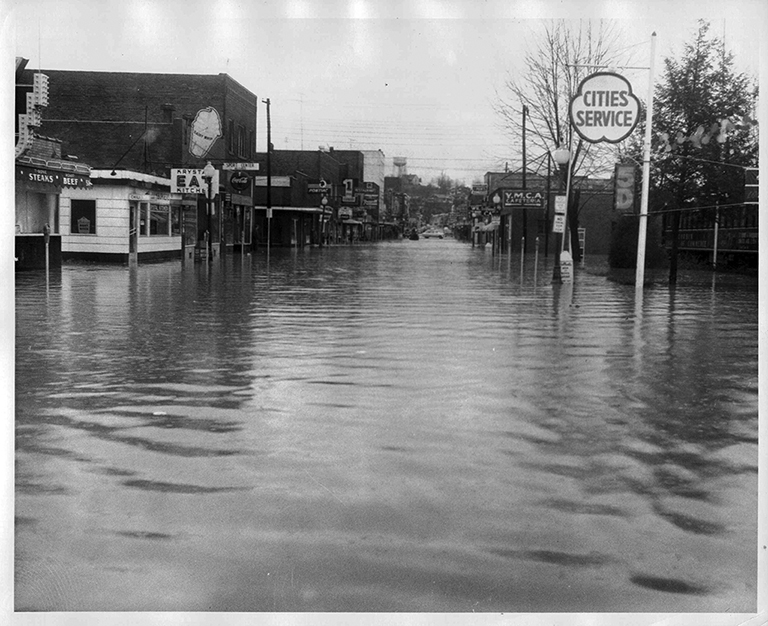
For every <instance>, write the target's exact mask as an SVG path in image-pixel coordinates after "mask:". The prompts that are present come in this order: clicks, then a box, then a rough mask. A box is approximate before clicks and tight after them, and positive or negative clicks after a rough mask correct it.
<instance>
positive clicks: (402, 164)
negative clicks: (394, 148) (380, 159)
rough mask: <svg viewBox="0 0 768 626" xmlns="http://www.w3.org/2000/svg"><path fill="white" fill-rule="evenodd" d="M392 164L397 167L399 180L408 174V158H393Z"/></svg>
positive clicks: (396, 172) (396, 173)
mask: <svg viewBox="0 0 768 626" xmlns="http://www.w3.org/2000/svg"><path fill="white" fill-rule="evenodd" d="M392 164H393V165H394V166H395V176H396V177H397V178H400V177H401V176H405V175H406V174H407V173H408V159H407V158H406V157H392Z"/></svg>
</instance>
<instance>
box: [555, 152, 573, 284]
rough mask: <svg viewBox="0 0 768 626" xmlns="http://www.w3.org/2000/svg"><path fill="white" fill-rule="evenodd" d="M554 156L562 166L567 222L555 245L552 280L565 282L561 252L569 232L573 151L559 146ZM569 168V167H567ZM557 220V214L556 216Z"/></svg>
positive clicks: (558, 234)
mask: <svg viewBox="0 0 768 626" xmlns="http://www.w3.org/2000/svg"><path fill="white" fill-rule="evenodd" d="M552 158H553V159H554V160H555V163H557V165H558V167H559V168H560V189H561V190H564V191H565V224H564V225H563V232H558V233H557V243H556V245H555V268H554V270H553V272H552V282H557V283H561V282H563V276H562V272H561V270H560V254H561V252H562V251H563V249H564V248H565V236H566V233H567V232H568V195H569V192H570V189H569V188H568V182H569V179H570V172H569V170H570V160H571V153H570V151H569V150H568V149H567V148H558V149H557V150H555V151H554V152H553V153H552ZM566 168H568V169H566ZM555 220H557V216H555Z"/></svg>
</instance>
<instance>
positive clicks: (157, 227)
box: [149, 204, 171, 235]
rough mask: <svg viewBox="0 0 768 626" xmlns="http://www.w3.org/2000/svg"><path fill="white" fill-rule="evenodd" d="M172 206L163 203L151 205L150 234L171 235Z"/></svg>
mask: <svg viewBox="0 0 768 626" xmlns="http://www.w3.org/2000/svg"><path fill="white" fill-rule="evenodd" d="M170 209H171V207H170V206H168V205H167V204H166V205H162V204H150V205H149V234H150V235H169V234H170V233H171V231H170V226H171V219H170V218H171V215H170V212H171V211H170Z"/></svg>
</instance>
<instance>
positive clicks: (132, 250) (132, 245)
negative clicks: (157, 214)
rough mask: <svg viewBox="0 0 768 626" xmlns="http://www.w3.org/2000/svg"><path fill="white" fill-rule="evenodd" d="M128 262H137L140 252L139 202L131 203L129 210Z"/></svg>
mask: <svg viewBox="0 0 768 626" xmlns="http://www.w3.org/2000/svg"><path fill="white" fill-rule="evenodd" d="M128 222H129V225H128V260H129V261H136V260H137V259H138V252H139V229H138V227H137V225H138V223H139V205H138V203H137V202H131V205H130V208H129V210H128Z"/></svg>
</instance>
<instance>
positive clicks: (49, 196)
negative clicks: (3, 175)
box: [15, 137, 91, 270]
mask: <svg viewBox="0 0 768 626" xmlns="http://www.w3.org/2000/svg"><path fill="white" fill-rule="evenodd" d="M46 142H54V140H46V139H44V138H38V137H36V138H35V148H40V145H39V144H41V143H46ZM55 144H56V145H58V142H55ZM54 147H56V146H54ZM15 170H16V172H15V180H16V188H15V223H16V238H15V259H16V269H18V270H24V269H42V268H45V267H46V265H50V266H51V267H57V266H60V265H61V261H62V239H61V219H60V195H61V193H62V191H64V192H67V191H74V190H86V189H88V188H90V186H91V181H90V171H91V170H90V168H89V167H88V166H87V165H83V164H81V163H75V162H72V161H66V160H63V159H58V158H50V159H44V158H40V157H34V156H28V155H24V156H20V157H18V158H17V159H16V163H15Z"/></svg>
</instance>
